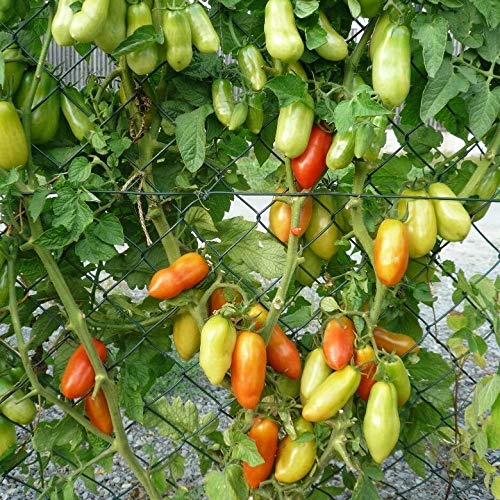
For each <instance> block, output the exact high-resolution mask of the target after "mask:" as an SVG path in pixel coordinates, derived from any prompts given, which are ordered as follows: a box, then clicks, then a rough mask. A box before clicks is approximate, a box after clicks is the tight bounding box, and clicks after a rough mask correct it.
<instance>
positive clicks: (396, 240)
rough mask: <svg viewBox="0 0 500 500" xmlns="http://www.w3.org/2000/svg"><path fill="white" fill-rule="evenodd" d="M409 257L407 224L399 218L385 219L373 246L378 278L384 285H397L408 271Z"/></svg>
mask: <svg viewBox="0 0 500 500" xmlns="http://www.w3.org/2000/svg"><path fill="white" fill-rule="evenodd" d="M408 258H409V243H408V231H407V229H406V226H405V225H404V224H403V223H402V222H401V221H399V220H395V219H386V220H384V221H383V222H382V224H380V227H379V228H378V232H377V237H376V238H375V246H374V248H373V260H374V268H375V273H376V275H377V278H378V279H379V280H380V281H381V282H382V283H383V284H384V285H387V286H393V285H396V284H397V283H399V282H400V281H401V278H402V277H403V276H404V274H405V272H406V268H407V267H408Z"/></svg>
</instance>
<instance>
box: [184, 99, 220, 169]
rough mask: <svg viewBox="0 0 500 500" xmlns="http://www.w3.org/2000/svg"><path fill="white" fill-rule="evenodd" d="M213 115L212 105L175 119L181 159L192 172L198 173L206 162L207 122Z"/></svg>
mask: <svg viewBox="0 0 500 500" xmlns="http://www.w3.org/2000/svg"><path fill="white" fill-rule="evenodd" d="M212 113H213V108H212V106H210V104H205V105H204V106H202V107H201V108H198V109H195V110H194V111H191V112H189V113H184V114H182V115H179V116H178V117H177V118H176V119H175V137H176V139H177V146H178V147H179V151H180V153H181V157H182V159H183V161H184V164H185V165H186V168H187V169H188V170H189V171H190V172H196V171H198V170H199V169H200V167H201V166H202V165H203V162H204V161H205V150H206V143H207V132H206V128H205V120H206V118H207V116H208V115H210V114H212Z"/></svg>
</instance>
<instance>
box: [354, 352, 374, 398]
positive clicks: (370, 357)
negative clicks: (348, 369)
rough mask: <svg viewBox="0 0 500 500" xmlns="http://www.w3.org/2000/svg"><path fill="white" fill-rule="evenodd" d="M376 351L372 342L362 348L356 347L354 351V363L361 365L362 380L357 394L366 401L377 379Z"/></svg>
mask: <svg viewBox="0 0 500 500" xmlns="http://www.w3.org/2000/svg"><path fill="white" fill-rule="evenodd" d="M374 361H375V351H374V350H373V347H372V346H371V345H370V344H367V345H365V346H364V347H362V348H361V349H356V352H355V353H354V364H355V365H356V366H359V367H360V370H361V382H360V383H359V386H358V388H357V390H356V394H357V395H358V396H359V397H360V398H361V399H362V400H364V401H368V397H369V396H370V391H371V390H372V387H373V386H374V384H375V382H376V380H375V379H374V378H373V377H375V373H376V372H377V365H376V364H375V362H374Z"/></svg>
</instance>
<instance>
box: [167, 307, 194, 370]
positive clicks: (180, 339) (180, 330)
mask: <svg viewBox="0 0 500 500" xmlns="http://www.w3.org/2000/svg"><path fill="white" fill-rule="evenodd" d="M173 338H174V344H175V348H176V349H177V353H178V354H179V356H180V357H181V358H182V359H183V360H185V361H189V360H190V359H191V358H192V357H193V356H194V355H195V354H196V353H197V352H198V350H199V348H200V330H199V328H198V324H197V323H196V320H195V319H194V317H193V315H192V314H191V313H189V312H188V311H184V312H183V313H181V314H179V316H176V318H175V319H174V326H173Z"/></svg>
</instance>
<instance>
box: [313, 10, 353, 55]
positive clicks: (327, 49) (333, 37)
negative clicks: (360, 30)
mask: <svg viewBox="0 0 500 500" xmlns="http://www.w3.org/2000/svg"><path fill="white" fill-rule="evenodd" d="M319 25H320V26H321V28H323V29H324V30H325V31H326V42H325V43H324V44H323V45H320V46H319V47H317V48H316V49H315V50H316V52H317V53H318V55H320V56H321V57H322V58H323V59H326V60H328V61H342V60H343V59H345V58H346V57H347V54H348V53H349V51H348V49H347V43H346V42H345V40H344V39H343V38H342V37H341V36H340V35H339V34H338V33H337V32H336V31H335V30H334V29H333V27H332V25H331V24H330V21H328V18H327V17H326V15H325V13H324V12H320V13H319Z"/></svg>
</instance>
